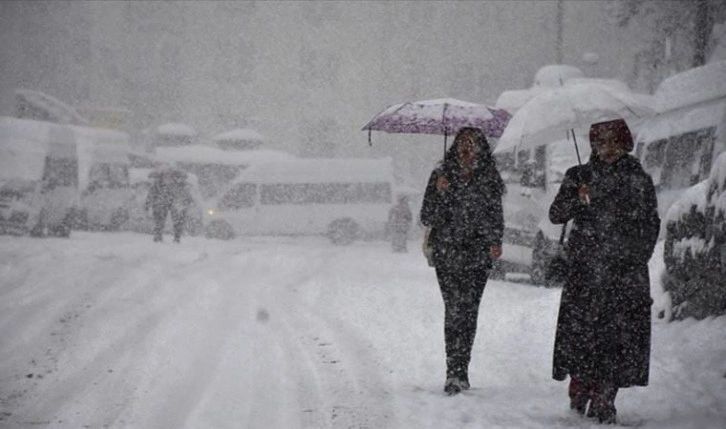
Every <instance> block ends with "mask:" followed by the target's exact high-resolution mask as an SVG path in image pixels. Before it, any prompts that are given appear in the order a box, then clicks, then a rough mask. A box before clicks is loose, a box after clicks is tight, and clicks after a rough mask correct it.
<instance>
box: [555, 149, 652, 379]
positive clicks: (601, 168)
mask: <svg viewBox="0 0 726 429" xmlns="http://www.w3.org/2000/svg"><path fill="white" fill-rule="evenodd" d="M582 183H588V184H589V185H590V190H591V193H590V196H591V201H590V204H589V205H583V204H581V203H580V201H579V198H578V192H577V191H578V188H579V186H580V184H582ZM550 220H551V221H552V223H555V224H562V223H564V222H566V221H570V220H574V224H573V227H572V230H571V232H570V236H569V239H568V242H567V254H568V257H569V260H570V269H569V274H568V277H567V280H566V282H565V286H564V288H563V291H562V298H561V302H560V310H559V317H558V321H557V332H556V335H555V347H554V359H553V377H554V378H555V379H557V380H563V379H565V377H566V376H567V375H570V376H573V377H576V378H581V379H585V380H592V381H596V382H605V383H612V384H613V385H614V386H615V387H628V386H633V385H640V386H644V385H647V384H648V372H649V361H650V332H651V315H650V306H651V304H652V299H651V298H650V280H649V275H648V260H649V259H650V257H651V255H652V253H653V248H654V247H655V244H656V241H657V239H658V231H659V227H660V219H659V217H658V211H657V200H656V194H655V188H654V186H653V181H652V179H651V177H650V176H649V175H648V174H647V173H645V171H644V170H643V168H642V167H641V165H640V163H639V162H638V160H637V159H636V158H634V157H632V156H630V155H626V156H624V157H623V158H621V159H619V160H617V161H616V162H615V163H613V164H611V165H608V164H605V163H603V162H602V161H600V160H599V159H596V158H594V159H591V160H590V162H589V163H588V164H585V165H583V166H577V167H573V168H570V169H569V170H568V171H567V173H566V174H565V178H564V180H563V182H562V185H561V186H560V189H559V192H558V194H557V196H556V197H555V200H554V202H553V203H552V206H551V207H550Z"/></svg>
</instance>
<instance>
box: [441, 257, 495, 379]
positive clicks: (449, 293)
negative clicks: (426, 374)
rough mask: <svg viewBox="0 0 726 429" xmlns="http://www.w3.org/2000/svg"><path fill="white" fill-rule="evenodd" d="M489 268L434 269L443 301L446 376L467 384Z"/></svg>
mask: <svg viewBox="0 0 726 429" xmlns="http://www.w3.org/2000/svg"><path fill="white" fill-rule="evenodd" d="M488 276H489V269H487V268H473V269H465V270H454V269H443V268H437V269H436V277H437V278H438V281H439V288H440V289H441V296H442V297H443V299H444V340H445V342H446V376H447V377H458V378H459V379H461V380H466V381H468V375H469V374H468V373H469V361H471V349H472V347H473V346H474V337H475V336H476V326H477V318H478V316H479V303H480V302H481V297H482V294H483V293H484V286H486V283H487V278H488Z"/></svg>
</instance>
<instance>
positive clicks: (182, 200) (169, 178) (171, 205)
mask: <svg viewBox="0 0 726 429" xmlns="http://www.w3.org/2000/svg"><path fill="white" fill-rule="evenodd" d="M151 177H152V179H153V181H152V183H151V188H150V189H149V194H148V196H147V197H146V204H145V208H146V210H147V211H148V210H149V209H150V210H151V213H152V217H153V219H154V231H153V232H154V241H155V242H160V241H162V237H163V233H164V224H165V223H166V217H167V214H171V221H172V230H173V233H174V242H176V243H179V242H180V241H181V235H182V232H183V230H184V223H185V221H186V214H187V209H188V208H189V206H190V205H191V203H192V196H191V192H190V191H189V185H188V184H187V182H186V174H185V173H184V172H181V171H177V170H165V171H162V172H154V173H152V176H151Z"/></svg>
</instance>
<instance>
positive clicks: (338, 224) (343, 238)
mask: <svg viewBox="0 0 726 429" xmlns="http://www.w3.org/2000/svg"><path fill="white" fill-rule="evenodd" d="M359 230H360V228H359V227H358V224H357V223H355V221H354V220H353V219H351V218H344V219H336V220H334V221H332V222H330V225H328V233H327V236H328V238H329V239H330V242H331V243H333V244H337V245H339V246H347V245H349V244H351V243H353V242H354V241H355V240H356V238H358V233H359Z"/></svg>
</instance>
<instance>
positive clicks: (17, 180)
mask: <svg viewBox="0 0 726 429" xmlns="http://www.w3.org/2000/svg"><path fill="white" fill-rule="evenodd" d="M77 203H78V154H77V150H76V136H75V133H74V131H73V129H72V128H71V127H69V126H66V125H59V124H54V123H49V122H41V121H33V120H27V119H16V118H9V117H2V118H0V233H4V234H14V235H23V234H28V233H31V234H32V235H37V236H42V235H46V234H47V235H54V236H61V237H68V236H69V235H70V229H71V223H72V218H73V210H74V208H75V207H76V205H77Z"/></svg>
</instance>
